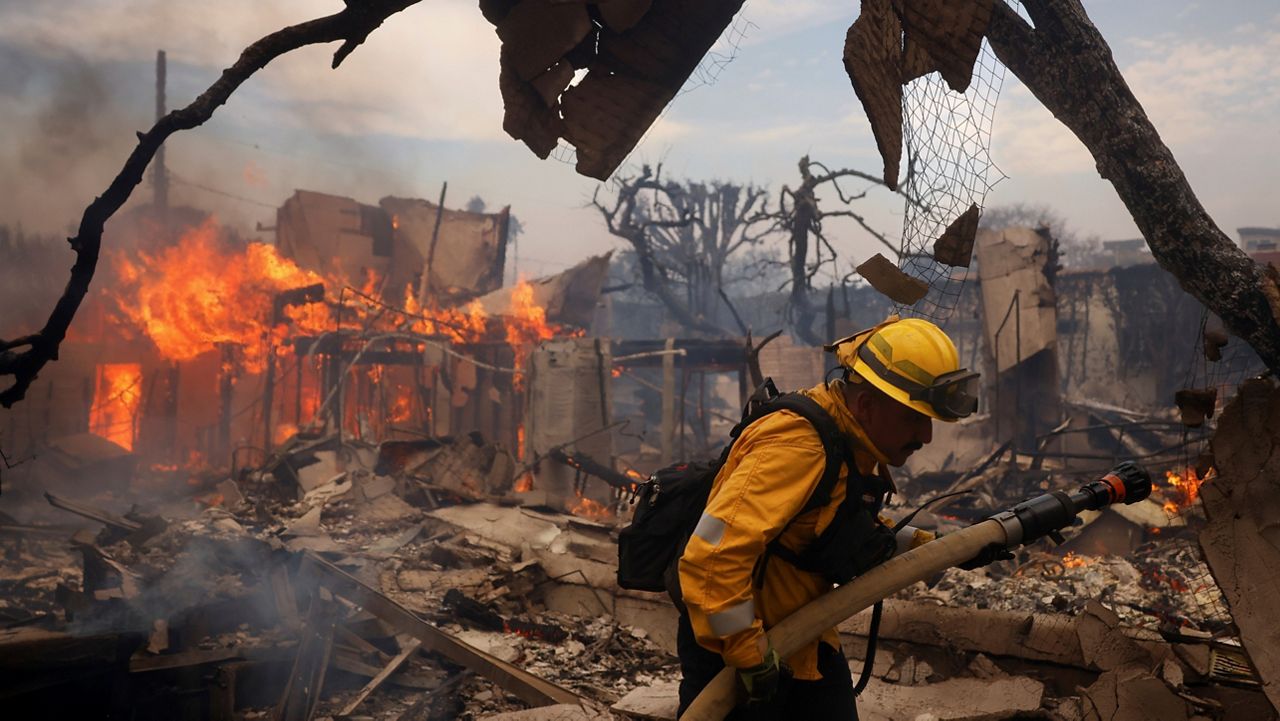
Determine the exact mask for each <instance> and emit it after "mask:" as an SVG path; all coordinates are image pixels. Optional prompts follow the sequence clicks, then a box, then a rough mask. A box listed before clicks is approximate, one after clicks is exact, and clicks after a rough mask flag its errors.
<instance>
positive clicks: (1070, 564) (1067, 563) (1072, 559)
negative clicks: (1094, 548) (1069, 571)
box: [1062, 551, 1097, 568]
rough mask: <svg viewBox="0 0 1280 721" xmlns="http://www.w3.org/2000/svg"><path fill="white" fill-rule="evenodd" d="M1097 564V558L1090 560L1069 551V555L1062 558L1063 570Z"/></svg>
mask: <svg viewBox="0 0 1280 721" xmlns="http://www.w3.org/2000/svg"><path fill="white" fill-rule="evenodd" d="M1096 562H1097V559H1096V558H1090V557H1089V556H1077V555H1076V552H1075V551H1067V555H1065V556H1063V557H1062V567H1063V568H1083V567H1085V566H1089V565H1092V564H1093V563H1096Z"/></svg>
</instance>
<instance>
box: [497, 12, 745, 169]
mask: <svg viewBox="0 0 1280 721" xmlns="http://www.w3.org/2000/svg"><path fill="white" fill-rule="evenodd" d="M741 6H742V0H714V1H711V2H699V3H686V2H680V1H679V0H611V2H609V3H602V4H600V5H599V6H598V8H599V10H598V11H599V17H600V19H601V20H602V22H603V25H601V26H596V25H595V24H594V23H593V22H592V20H591V17H590V16H589V15H588V12H587V8H586V6H585V5H583V4H581V3H564V2H554V0H522V1H519V2H504V3H499V2H485V3H482V10H483V12H484V15H485V17H486V18H487V19H488V20H489V21H490V22H492V23H494V25H496V26H497V29H498V35H499V36H500V37H501V38H502V39H503V44H502V50H501V52H500V55H499V66H500V68H501V71H500V74H499V78H498V87H499V89H500V91H501V93H502V100H503V105H504V107H505V114H504V117H503V123H502V127H503V130H505V131H506V132H507V133H508V134H509V135H511V137H513V138H515V139H517V140H521V141H523V142H524V143H525V145H527V146H529V148H530V149H531V150H533V152H534V153H535V154H536V155H538V157H541V158H546V157H547V156H548V155H550V154H551V151H552V150H554V149H555V148H556V146H557V145H558V143H559V140H560V138H564V140H565V141H567V142H568V143H569V144H570V145H572V146H573V147H574V149H575V150H576V151H577V156H578V158H577V170H578V172H579V173H581V174H583V175H587V176H590V177H593V178H599V179H601V180H603V179H605V178H608V177H609V176H610V175H611V174H612V173H613V171H614V170H615V169H616V168H617V167H618V165H619V164H621V163H622V161H623V159H624V158H626V156H627V154H628V153H630V152H631V149H632V148H634V147H635V145H636V143H638V142H639V141H640V138H641V137H643V136H644V133H645V131H647V130H648V129H649V126H650V125H652V124H653V121H654V120H656V119H657V118H658V115H659V114H661V112H662V109H663V108H664V107H666V105H667V103H668V102H670V101H671V99H672V98H673V97H675V95H676V93H677V92H679V90H680V88H681V87H682V86H683V85H684V83H685V81H686V80H687V79H688V78H689V76H690V75H691V74H692V73H693V71H694V69H695V68H696V67H697V65H698V62H699V61H700V60H701V59H702V56H703V55H705V54H706V52H707V51H708V50H709V49H710V48H711V46H712V44H714V43H715V41H716V39H717V38H719V37H720V35H721V33H722V32H723V31H724V29H725V27H727V26H728V24H729V22H730V21H731V20H732V19H733V16H734V15H735V14H736V13H737V12H738V9H739V8H740V7H741ZM573 68H586V70H587V73H586V75H585V76H583V78H582V79H581V81H580V82H579V83H577V84H576V85H574V86H573V87H569V82H570V80H571V78H572V77H573V73H572V69H573Z"/></svg>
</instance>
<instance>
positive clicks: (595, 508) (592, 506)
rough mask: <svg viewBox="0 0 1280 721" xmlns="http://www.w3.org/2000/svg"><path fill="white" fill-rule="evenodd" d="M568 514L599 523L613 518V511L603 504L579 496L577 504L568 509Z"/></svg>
mask: <svg viewBox="0 0 1280 721" xmlns="http://www.w3.org/2000/svg"><path fill="white" fill-rule="evenodd" d="M569 513H572V514H573V515H575V516H580V517H582V518H590V519H592V520H594V521H601V520H605V519H609V518H613V511H612V510H610V509H609V507H608V506H606V505H604V504H603V503H597V502H595V501H593V500H591V499H590V498H587V497H586V496H579V497H578V502H577V503H576V504H575V505H574V506H573V508H570V509H569Z"/></svg>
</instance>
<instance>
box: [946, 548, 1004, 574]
mask: <svg viewBox="0 0 1280 721" xmlns="http://www.w3.org/2000/svg"><path fill="white" fill-rule="evenodd" d="M1012 559H1013V553H1012V552H1011V551H1010V550H1009V549H1008V548H1005V547H1004V545H1003V544H1000V543H992V544H988V545H987V546H986V547H985V548H983V549H982V550H981V551H978V555H976V556H974V557H973V558H970V559H969V560H967V561H965V562H964V563H958V564H956V568H963V569H964V570H966V571H974V570H977V569H979V568H982V567H983V566H988V565H990V564H992V563H995V562H996V561H1010V560H1012Z"/></svg>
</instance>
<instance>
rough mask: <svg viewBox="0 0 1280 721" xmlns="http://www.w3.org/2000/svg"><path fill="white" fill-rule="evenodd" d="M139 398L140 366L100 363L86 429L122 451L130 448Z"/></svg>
mask: <svg viewBox="0 0 1280 721" xmlns="http://www.w3.org/2000/svg"><path fill="white" fill-rule="evenodd" d="M141 400H142V365H141V364H139V363H104V364H102V365H100V366H98V381H97V384H96V387H95V388H94V393H93V405H92V406H91V407H90V408H89V431H90V432H92V433H94V434H96V435H99V436H102V437H103V438H106V439H107V440H109V441H111V442H113V443H115V444H116V445H118V446H120V447H121V448H124V449H125V450H129V451H132V450H133V441H134V435H135V433H136V431H137V420H138V406H139V403H140V402H141Z"/></svg>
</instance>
